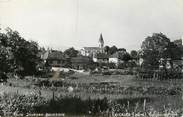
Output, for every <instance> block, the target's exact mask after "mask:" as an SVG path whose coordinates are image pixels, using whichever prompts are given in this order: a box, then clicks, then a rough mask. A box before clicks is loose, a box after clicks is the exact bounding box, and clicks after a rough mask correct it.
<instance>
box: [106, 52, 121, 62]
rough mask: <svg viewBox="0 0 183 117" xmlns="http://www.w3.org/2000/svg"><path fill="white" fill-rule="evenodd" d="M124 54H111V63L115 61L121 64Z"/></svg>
mask: <svg viewBox="0 0 183 117" xmlns="http://www.w3.org/2000/svg"><path fill="white" fill-rule="evenodd" d="M122 58H123V54H122V53H121V52H116V53H114V54H112V55H111V56H109V63H115V64H116V65H119V64H120V63H123V62H124V61H123V60H122Z"/></svg>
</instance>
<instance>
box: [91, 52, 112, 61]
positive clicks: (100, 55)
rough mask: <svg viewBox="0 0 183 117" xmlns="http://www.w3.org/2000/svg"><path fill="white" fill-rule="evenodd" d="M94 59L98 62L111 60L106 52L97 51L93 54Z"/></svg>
mask: <svg viewBox="0 0 183 117" xmlns="http://www.w3.org/2000/svg"><path fill="white" fill-rule="evenodd" d="M93 61H94V62H96V63H108V62H109V56H108V55H107V54H105V53H96V54H95V55H94V56H93Z"/></svg>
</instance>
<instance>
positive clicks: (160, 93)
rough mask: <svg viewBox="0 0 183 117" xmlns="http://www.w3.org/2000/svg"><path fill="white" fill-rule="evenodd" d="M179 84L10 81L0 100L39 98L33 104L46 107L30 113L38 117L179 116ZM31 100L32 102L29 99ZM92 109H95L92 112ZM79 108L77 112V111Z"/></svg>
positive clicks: (79, 78)
mask: <svg viewBox="0 0 183 117" xmlns="http://www.w3.org/2000/svg"><path fill="white" fill-rule="evenodd" d="M182 83H183V81H182V80H181V79H177V80H163V81H159V80H152V79H151V80H150V79H149V80H148V79H146V80H142V79H137V78H136V77H135V75H101V74H92V75H91V74H87V73H84V74H83V73H74V74H71V75H67V76H64V77H62V76H61V77H58V78H41V77H40V78H38V77H26V78H25V79H15V78H10V79H8V82H7V83H5V84H2V85H1V86H0V90H1V96H4V95H6V97H8V96H7V95H12V94H13V95H14V94H16V95H18V96H22V95H23V96H25V98H27V97H32V96H33V97H34V96H36V97H39V98H36V99H35V100H33V101H35V102H34V103H36V102H37V101H38V100H37V99H41V100H42V101H43V102H45V103H42V104H39V103H38V104H37V105H36V106H35V108H36V110H32V112H37V113H45V112H46V111H45V110H47V112H50V113H52V112H54V113H55V112H61V113H69V114H71V115H72V114H80V115H82V114H85V115H90V114H94V115H97V114H100V115H102V114H106V113H109V112H112V110H111V109H114V110H113V111H114V112H116V113H120V112H134V111H135V112H144V111H147V112H162V113H164V112H165V111H167V112H170V111H171V112H176V113H181V112H182V108H183V106H182V105H183V99H182V89H183V84H182ZM69 87H72V90H69ZM10 97H11V96H10ZM8 99H9V98H8ZM8 99H7V100H8ZM10 99H11V98H10ZM30 99H31V101H32V98H30ZM33 99H34V98H33ZM53 100H54V101H53ZM97 100H98V101H99V102H101V103H98V102H97ZM103 101H104V102H103ZM39 102H40V101H39ZM1 103H2V101H1ZM92 105H93V106H94V107H95V108H98V109H97V110H95V109H93V108H94V107H93V106H92ZM116 105H117V106H116ZM78 107H80V111H79V110H77V108H78ZM28 108H30V107H29V106H28ZM52 108H56V110H55V111H54V110H53V109H52ZM144 108H145V110H144ZM92 109H93V110H92ZM104 116H105V115H104Z"/></svg>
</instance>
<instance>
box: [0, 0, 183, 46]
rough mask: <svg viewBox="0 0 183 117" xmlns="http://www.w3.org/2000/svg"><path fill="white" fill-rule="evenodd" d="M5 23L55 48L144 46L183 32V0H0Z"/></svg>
mask: <svg viewBox="0 0 183 117" xmlns="http://www.w3.org/2000/svg"><path fill="white" fill-rule="evenodd" d="M0 24H1V27H10V28H12V29H13V30H17V31H18V32H19V33H20V34H21V35H22V36H23V37H25V38H26V39H29V40H30V39H32V40H34V41H37V42H38V43H39V44H41V45H46V46H50V47H53V48H55V49H65V48H68V47H72V46H74V47H75V48H77V49H79V48H81V47H83V46H98V39H99V35H100V33H102V34H103V37H104V41H105V45H109V46H112V45H116V46H117V47H118V48H126V49H127V50H132V49H140V45H141V43H142V41H143V40H144V39H145V37H147V36H149V35H151V34H152V33H153V32H162V33H164V34H165V35H167V36H168V37H169V38H171V39H172V40H175V39H178V38H180V37H181V36H183V0H0Z"/></svg>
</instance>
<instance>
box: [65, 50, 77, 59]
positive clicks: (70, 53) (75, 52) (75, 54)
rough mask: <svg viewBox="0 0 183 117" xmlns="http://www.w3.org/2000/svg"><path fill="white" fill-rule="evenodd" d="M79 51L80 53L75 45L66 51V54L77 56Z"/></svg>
mask: <svg viewBox="0 0 183 117" xmlns="http://www.w3.org/2000/svg"><path fill="white" fill-rule="evenodd" d="M78 53H79V51H78V50H75V49H74V48H73V47H71V48H69V49H67V50H65V51H64V54H65V55H67V56H69V57H70V58H72V57H76V56H77V55H78Z"/></svg>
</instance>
